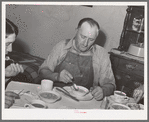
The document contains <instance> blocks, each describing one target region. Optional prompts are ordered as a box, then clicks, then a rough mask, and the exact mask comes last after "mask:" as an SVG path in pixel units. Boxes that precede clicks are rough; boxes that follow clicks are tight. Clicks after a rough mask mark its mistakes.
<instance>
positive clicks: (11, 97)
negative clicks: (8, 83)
mask: <svg viewBox="0 0 149 122" xmlns="http://www.w3.org/2000/svg"><path fill="white" fill-rule="evenodd" d="M15 98H19V95H18V94H16V93H14V92H12V91H6V92H5V108H10V107H11V106H12V105H13V103H14V102H15Z"/></svg>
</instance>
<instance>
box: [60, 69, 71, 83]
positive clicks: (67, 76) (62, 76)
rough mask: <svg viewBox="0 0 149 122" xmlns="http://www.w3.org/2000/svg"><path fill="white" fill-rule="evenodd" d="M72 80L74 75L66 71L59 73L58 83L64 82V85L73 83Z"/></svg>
mask: <svg viewBox="0 0 149 122" xmlns="http://www.w3.org/2000/svg"><path fill="white" fill-rule="evenodd" d="M72 79H73V77H72V75H71V74H70V73H69V72H68V71H67V70H65V69H64V70H62V71H61V72H60V73H59V76H58V78H57V80H58V81H62V82H64V83H69V82H72Z"/></svg>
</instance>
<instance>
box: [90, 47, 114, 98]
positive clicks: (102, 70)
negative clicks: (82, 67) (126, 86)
mask: <svg viewBox="0 0 149 122" xmlns="http://www.w3.org/2000/svg"><path fill="white" fill-rule="evenodd" d="M98 53H99V52H98ZM97 55H98V56H97ZM97 55H96V58H100V59H95V58H94V60H95V61H96V60H97V61H98V66H99V67H94V68H99V69H98V70H97V71H99V72H98V73H96V75H97V76H96V77H98V78H97V79H98V80H97V81H96V82H97V83H98V84H94V86H93V88H91V93H92V95H93V96H94V98H95V99H96V100H101V99H103V98H104V97H105V96H110V95H111V94H113V92H114V90H115V79H114V75H113V71H112V69H111V62H110V59H109V55H108V54H107V53H106V52H105V51H103V50H101V52H100V53H99V54H97ZM96 82H95V83H96Z"/></svg>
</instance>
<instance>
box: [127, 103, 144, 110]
mask: <svg viewBox="0 0 149 122" xmlns="http://www.w3.org/2000/svg"><path fill="white" fill-rule="evenodd" d="M127 106H128V107H129V108H130V109H132V110H143V105H142V106H141V105H140V104H137V103H128V104H127Z"/></svg>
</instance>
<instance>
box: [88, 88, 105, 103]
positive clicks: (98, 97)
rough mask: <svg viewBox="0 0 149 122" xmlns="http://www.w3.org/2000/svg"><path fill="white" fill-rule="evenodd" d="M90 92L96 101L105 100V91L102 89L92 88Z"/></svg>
mask: <svg viewBox="0 0 149 122" xmlns="http://www.w3.org/2000/svg"><path fill="white" fill-rule="evenodd" d="M90 91H91V94H92V95H93V97H94V98H95V99H96V100H102V99H103V90H102V88H101V87H99V86H94V87H91V89H90Z"/></svg>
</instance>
